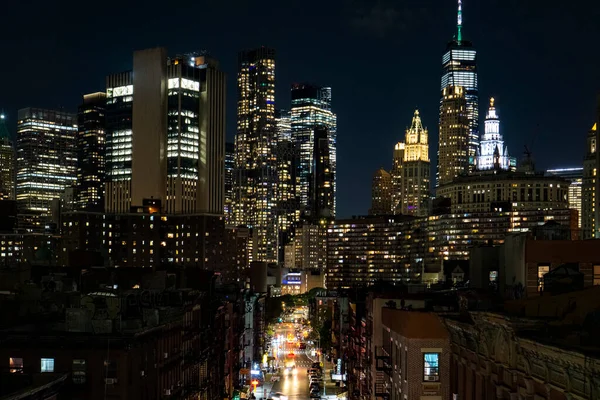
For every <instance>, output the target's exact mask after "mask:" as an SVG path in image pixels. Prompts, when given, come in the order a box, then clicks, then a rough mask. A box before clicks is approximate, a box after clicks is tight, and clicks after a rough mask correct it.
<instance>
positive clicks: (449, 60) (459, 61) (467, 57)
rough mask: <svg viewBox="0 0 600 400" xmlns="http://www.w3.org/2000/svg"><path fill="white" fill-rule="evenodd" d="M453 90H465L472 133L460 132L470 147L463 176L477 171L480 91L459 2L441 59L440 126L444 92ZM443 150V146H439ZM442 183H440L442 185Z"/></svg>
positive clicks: (475, 57) (473, 57)
mask: <svg viewBox="0 0 600 400" xmlns="http://www.w3.org/2000/svg"><path fill="white" fill-rule="evenodd" d="M450 86H460V87H462V88H463V90H464V97H465V102H466V106H465V107H466V109H465V111H466V116H467V120H468V126H469V129H468V131H467V132H461V134H462V135H466V138H464V139H459V140H460V141H466V143H467V152H466V157H467V163H466V164H464V163H463V162H462V161H460V162H459V165H461V168H462V170H461V171H460V172H459V174H460V173H463V172H464V173H470V172H473V171H474V170H475V166H476V161H475V156H476V153H477V150H478V147H479V91H478V86H477V52H476V51H475V48H474V47H473V44H472V43H471V42H469V41H466V40H463V38H462V0H458V18H457V32H456V36H455V37H454V39H453V40H452V41H451V42H449V43H448V46H447V47H446V51H445V52H444V55H443V57H442V84H441V90H442V96H441V100H440V123H441V120H442V113H443V112H444V109H443V102H444V90H445V89H447V88H449V87H450ZM440 147H441V146H440ZM440 184H441V182H438V185H440Z"/></svg>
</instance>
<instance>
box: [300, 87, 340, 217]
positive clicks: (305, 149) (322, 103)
mask: <svg viewBox="0 0 600 400" xmlns="http://www.w3.org/2000/svg"><path fill="white" fill-rule="evenodd" d="M291 95H292V107H291V128H292V140H293V141H294V142H295V143H296V146H297V148H298V152H299V157H300V168H299V181H300V196H301V197H300V200H301V205H302V207H303V208H304V209H307V210H311V198H310V197H311V192H312V193H313V194H314V191H315V189H316V188H315V187H314V180H315V177H316V176H317V175H318V173H317V172H316V171H315V169H316V168H318V165H319V161H320V160H319V158H318V157H315V151H316V149H319V148H321V149H322V145H321V144H319V143H318V142H319V141H321V140H323V138H320V139H319V138H318V137H317V136H319V135H322V134H323V133H322V131H325V133H324V134H325V135H326V139H325V140H326V142H327V153H328V159H329V167H328V169H329V170H330V171H329V174H330V175H331V179H330V180H331V188H332V190H333V196H332V198H331V199H330V202H331V205H327V208H329V209H331V216H335V193H336V183H335V182H336V165H337V144H336V143H337V120H336V115H335V114H334V113H333V112H332V110H331V88H330V87H321V86H314V85H309V84H294V85H292V90H291ZM324 151H325V149H322V150H321V152H324ZM311 187H312V189H311ZM313 197H314V196H313ZM302 211H304V210H302ZM311 218H312V217H311Z"/></svg>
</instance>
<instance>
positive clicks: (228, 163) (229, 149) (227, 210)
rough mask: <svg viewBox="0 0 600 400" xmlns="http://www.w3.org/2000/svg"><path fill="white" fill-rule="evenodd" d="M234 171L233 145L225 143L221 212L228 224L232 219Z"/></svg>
mask: <svg viewBox="0 0 600 400" xmlns="http://www.w3.org/2000/svg"><path fill="white" fill-rule="evenodd" d="M234 169H235V145H234V144H233V143H231V142H227V143H225V200H224V205H223V207H224V208H223V212H224V214H225V221H226V222H227V223H228V224H230V223H232V222H233V221H232V218H233V209H232V207H233V174H234Z"/></svg>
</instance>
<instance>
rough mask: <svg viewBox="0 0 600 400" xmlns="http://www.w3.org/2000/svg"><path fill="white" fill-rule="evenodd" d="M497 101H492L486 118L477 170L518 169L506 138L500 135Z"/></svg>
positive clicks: (478, 152)
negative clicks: (510, 153) (505, 143)
mask: <svg viewBox="0 0 600 400" xmlns="http://www.w3.org/2000/svg"><path fill="white" fill-rule="evenodd" d="M494 103H495V101H494V98H493V97H492V98H491V99H490V107H489V109H488V112H487V114H486V116H485V128H484V129H485V130H484V133H483V136H482V137H481V143H480V146H479V149H478V150H477V169H478V170H480V171H486V170H491V169H493V170H497V171H498V170H504V171H507V170H509V169H511V167H512V168H516V166H517V163H516V160H515V159H513V158H511V157H509V155H508V149H507V147H506V146H505V145H504V138H503V137H502V133H500V118H498V114H497V113H496V107H495V104H494Z"/></svg>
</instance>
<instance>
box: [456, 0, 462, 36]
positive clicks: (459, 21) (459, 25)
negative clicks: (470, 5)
mask: <svg viewBox="0 0 600 400" xmlns="http://www.w3.org/2000/svg"><path fill="white" fill-rule="evenodd" d="M456 28H457V30H458V32H457V34H456V41H457V42H458V43H460V42H462V0H458V15H457V18H456Z"/></svg>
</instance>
